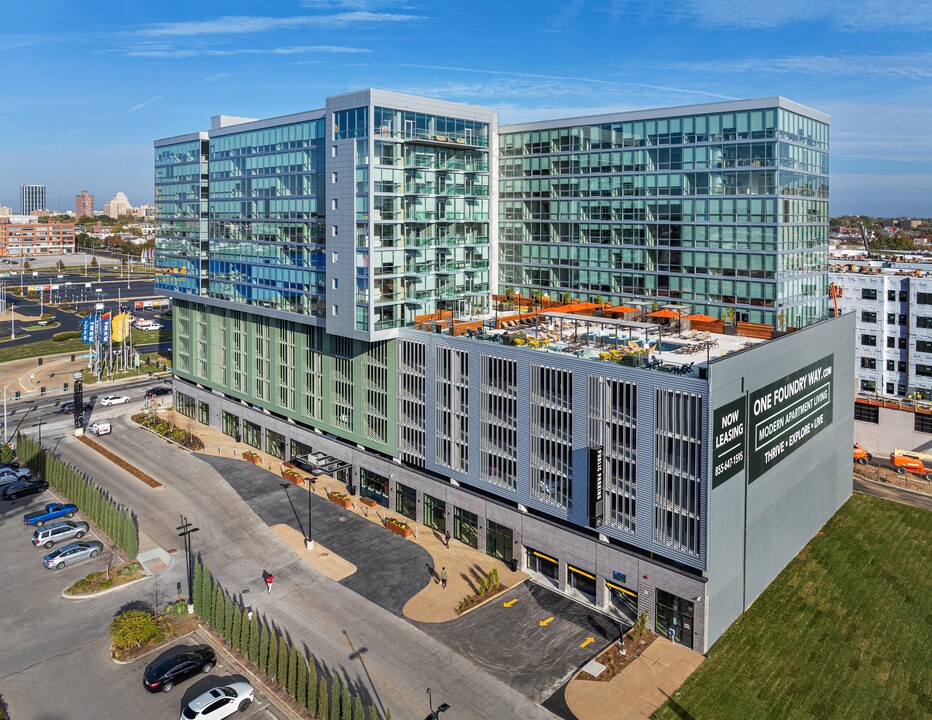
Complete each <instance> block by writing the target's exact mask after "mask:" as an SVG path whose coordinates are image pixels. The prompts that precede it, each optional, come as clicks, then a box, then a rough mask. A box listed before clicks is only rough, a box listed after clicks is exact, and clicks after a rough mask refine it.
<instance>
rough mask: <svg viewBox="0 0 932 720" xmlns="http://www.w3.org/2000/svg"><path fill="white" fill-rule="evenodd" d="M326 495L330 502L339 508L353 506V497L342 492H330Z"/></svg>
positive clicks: (347, 508)
mask: <svg viewBox="0 0 932 720" xmlns="http://www.w3.org/2000/svg"><path fill="white" fill-rule="evenodd" d="M327 497H328V498H329V499H330V502H332V503H336V504H337V505H339V506H340V507H341V508H345V509H346V510H349V509H350V508H352V507H353V498H351V497H350V496H349V495H344V494H343V493H338V492H332V493H330V494H329V495H327Z"/></svg>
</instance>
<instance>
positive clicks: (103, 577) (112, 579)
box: [65, 560, 146, 596]
mask: <svg viewBox="0 0 932 720" xmlns="http://www.w3.org/2000/svg"><path fill="white" fill-rule="evenodd" d="M144 577H146V571H145V570H143V567H142V564H141V563H139V561H137V560H133V561H132V562H124V563H120V564H119V565H114V566H113V567H112V568H110V572H109V577H108V572H107V571H106V570H100V571H98V572H95V573H91V574H90V575H88V576H87V577H86V578H84V579H82V580H78V581H77V582H76V583H75V584H74V585H72V586H71V587H69V588H68V589H66V590H65V595H75V596H79V595H93V594H94V593H98V592H101V591H102V590H109V589H110V588H115V587H119V586H120V585H125V584H126V583H129V582H133V581H134V580H138V579H139V578H144Z"/></svg>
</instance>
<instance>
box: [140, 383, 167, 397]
mask: <svg viewBox="0 0 932 720" xmlns="http://www.w3.org/2000/svg"><path fill="white" fill-rule="evenodd" d="M171 394H172V389H171V388H170V387H161V386H159V385H156V386H155V387H151V388H149V389H148V390H146V397H158V396H160V395H171Z"/></svg>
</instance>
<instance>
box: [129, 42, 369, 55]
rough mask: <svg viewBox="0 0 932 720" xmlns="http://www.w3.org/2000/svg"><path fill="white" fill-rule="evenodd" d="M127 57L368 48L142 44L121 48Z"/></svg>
mask: <svg viewBox="0 0 932 720" xmlns="http://www.w3.org/2000/svg"><path fill="white" fill-rule="evenodd" d="M117 52H120V53H121V54H123V55H126V56H127V57H144V58H170V59H184V58H191V57H202V56H206V57H231V56H233V55H303V54H306V53H351V54H352V53H367V52H371V51H370V50H369V49H368V48H357V47H343V46H340V45H292V46H289V47H275V48H232V49H227V50H217V49H206V48H205V49H198V48H179V47H174V46H172V45H165V44H159V43H144V44H142V45H138V46H136V47H132V48H121V49H120V50H118V51H117Z"/></svg>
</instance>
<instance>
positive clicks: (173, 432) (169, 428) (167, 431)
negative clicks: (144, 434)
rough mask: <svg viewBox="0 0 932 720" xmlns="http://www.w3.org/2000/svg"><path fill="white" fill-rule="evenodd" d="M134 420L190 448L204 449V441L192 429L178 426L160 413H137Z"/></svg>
mask: <svg viewBox="0 0 932 720" xmlns="http://www.w3.org/2000/svg"><path fill="white" fill-rule="evenodd" d="M133 422H137V423H139V424H140V425H142V426H143V427H144V428H147V429H149V430H151V431H152V432H154V433H156V434H158V435H161V436H162V437H164V438H168V439H169V440H172V441H174V442H176V443H178V444H179V445H181V446H182V447H186V448H187V449H188V450H195V451H197V450H203V449H204V443H203V441H202V440H201V439H200V438H199V437H198V436H197V435H195V434H194V433H192V432H191V431H190V430H185V429H184V428H181V427H178V426H177V425H175V424H174V423H172V422H169V421H168V420H163V419H162V418H160V417H159V416H158V415H150V414H148V413H144V412H142V413H136V414H135V415H133Z"/></svg>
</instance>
